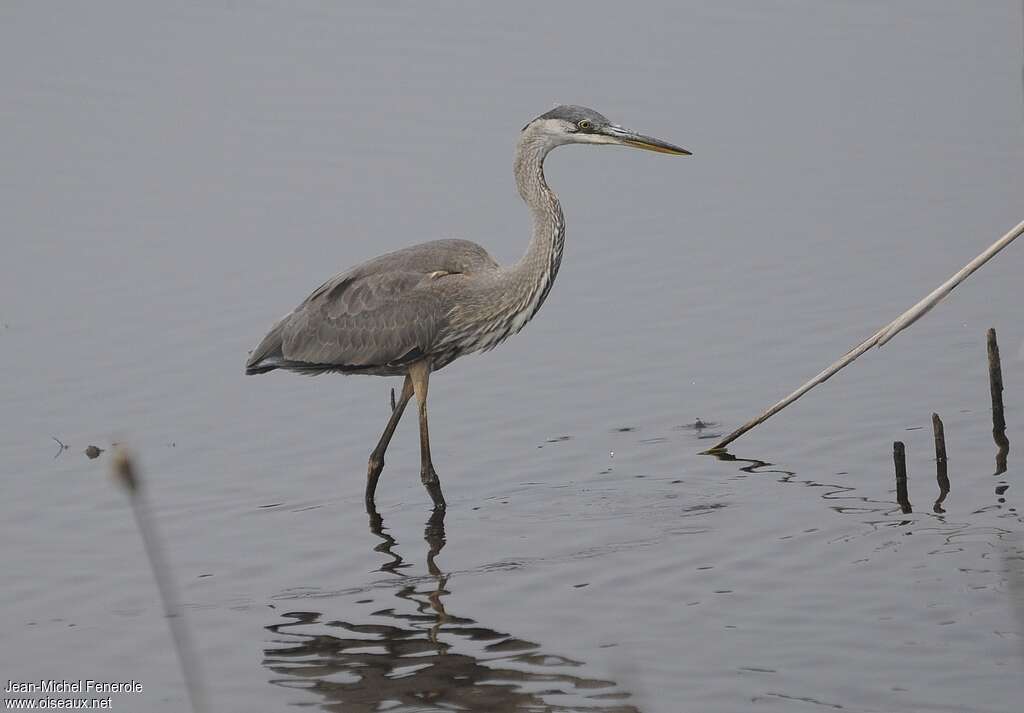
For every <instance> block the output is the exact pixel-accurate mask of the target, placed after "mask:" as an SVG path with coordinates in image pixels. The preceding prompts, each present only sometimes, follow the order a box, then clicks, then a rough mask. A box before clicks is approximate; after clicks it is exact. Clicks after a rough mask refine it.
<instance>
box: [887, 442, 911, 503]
mask: <svg viewBox="0 0 1024 713" xmlns="http://www.w3.org/2000/svg"><path fill="white" fill-rule="evenodd" d="M892 460H893V463H894V464H895V465H896V502H898V503H899V505H900V510H902V511H903V513H904V514H909V513H912V512H914V508H913V507H912V506H911V505H910V496H909V495H908V494H907V450H906V447H905V446H904V445H903V441H893V444H892Z"/></svg>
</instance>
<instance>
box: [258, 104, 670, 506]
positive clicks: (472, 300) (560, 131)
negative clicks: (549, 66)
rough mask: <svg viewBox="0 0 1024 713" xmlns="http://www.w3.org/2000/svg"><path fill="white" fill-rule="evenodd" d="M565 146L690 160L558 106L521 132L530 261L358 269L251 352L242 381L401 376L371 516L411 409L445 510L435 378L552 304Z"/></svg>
mask: <svg viewBox="0 0 1024 713" xmlns="http://www.w3.org/2000/svg"><path fill="white" fill-rule="evenodd" d="M566 144H589V145H617V146H629V147H633V148H638V149H647V150H649V151H656V152H659V153H664V154H673V155H677V156H688V155H690V152H689V151H687V150H686V149H684V148H680V147H679V146H675V145H673V144H670V143H668V142H666V141H662V140H661V139H656V138H653V137H651V136H645V135H643V134H639V133H637V132H635V131H631V130H629V129H625V128H623V127H622V126H619V125H618V124H613V123H612V122H611V121H609V120H608V119H607V118H606V117H605V116H604V115H602V114H600V113H598V112H596V111H594V110H593V109H588V108H586V107H582V106H574V105H561V106H557V107H555V108H554V109H552V110H551V111H548V112H546V113H544V114H541V115H540V116H538V117H537V118H536V119H533V120H532V121H530V122H529V123H528V124H526V126H524V127H523V129H522V131H521V132H520V136H519V141H518V144H517V146H516V153H515V161H514V164H513V169H514V173H515V180H516V187H517V188H518V190H519V195H520V197H521V198H522V199H523V202H525V203H526V206H527V208H529V211H530V216H531V218H532V223H533V232H532V236H531V238H530V242H529V245H528V246H527V248H526V252H525V254H524V255H523V257H522V258H521V259H520V260H519V261H518V262H516V263H514V264H511V265H500V264H499V263H498V262H497V261H496V260H495V259H494V258H493V257H491V255H490V254H489V253H488V252H487V251H486V250H485V249H484V248H482V247H481V246H480V245H477V244H476V243H473V242H470V241H468V240H458V239H445V240H434V241H430V242H426V243H421V244H419V245H413V246H411V247H407V248H403V249H401V250H396V251H394V252H390V253H387V254H385V255H381V256H380V257H377V258H374V259H372V260H369V261H367V262H364V263H362V264H361V265H357V266H356V267H353V268H351V269H349V270H347V271H345V272H341V273H338V274H337V275H335V276H334V277H332V278H330V279H329V280H327V281H326V282H325V283H323V284H322V285H320V286H319V287H318V288H316V289H315V290H314V291H313V292H312V294H310V295H309V296H308V297H307V298H306V299H305V300H303V301H302V303H301V304H299V306H298V307H296V308H295V309H294V310H292V311H291V312H290V313H289V314H287V315H286V316H285V317H283V318H282V319H280V320H278V322H277V323H276V324H274V326H273V327H272V328H271V329H270V331H269V332H268V333H267V335H266V336H265V337H264V338H263V340H262V341H260V343H259V344H258V345H257V346H256V348H255V349H253V350H252V352H250V354H249V358H248V360H247V361H246V364H245V373H246V374H263V373H266V372H269V371H273V370H275V369H284V370H288V371H291V372H296V373H299V374H306V375H315V374H324V373H341V374H368V375H374V376H404V377H405V380H404V382H403V385H402V392H401V395H400V397H399V398H398V400H397V401H396V402H395V403H394V406H393V408H392V410H391V416H390V418H389V419H388V422H387V425H386V426H385V427H384V432H383V433H382V434H381V437H380V440H379V441H378V442H377V446H376V447H375V448H374V449H373V451H372V453H371V454H370V459H369V462H368V464H367V473H366V493H365V499H366V505H367V508H371V507H373V503H374V495H375V493H376V489H377V481H378V479H379V478H380V474H381V471H382V470H383V468H384V454H385V452H386V451H387V448H388V445H389V444H390V443H391V438H392V436H393V435H394V432H395V428H396V427H397V426H398V422H399V420H400V419H401V418H402V413H403V412H404V411H405V407H406V405H407V404H408V403H409V400H410V399H411V398H412V397H413V396H414V395H415V396H416V403H417V406H418V410H419V431H420V480H421V481H422V483H423V485H424V486H425V487H426V489H427V492H428V493H429V495H430V497H431V499H432V500H433V503H434V508H435V509H444V508H445V500H444V495H443V493H442V492H441V487H440V479H439V478H438V475H437V472H436V470H435V469H434V464H433V462H432V461H431V458H430V435H429V430H428V427H427V388H428V384H429V382H430V375H431V373H433V372H435V371H438V370H440V369H442V368H444V367H445V366H447V365H448V364H451V363H452V362H453V361H455V360H456V359H458V358H459V357H461V356H464V355H466V354H471V353H474V352H484V351H488V350H490V349H493V348H494V347H496V346H498V345H499V344H501V343H502V342H503V341H505V340H506V339H508V337H510V336H511V335H513V334H515V333H517V332H519V331H520V330H521V329H522V328H523V327H524V326H526V323H527V322H529V321H530V320H531V319H532V318H533V316H534V315H536V314H537V311H538V310H539V309H540V308H541V305H543V304H544V300H545V299H546V298H547V296H548V293H549V292H550V291H551V286H552V284H554V281H555V277H556V276H557V275H558V268H559V266H560V265H561V263H562V249H563V247H564V244H565V218H564V216H563V214H562V206H561V204H560V203H559V201H558V197H557V196H556V195H555V193H554V191H552V190H551V188H550V187H549V186H548V183H547V181H546V180H545V178H544V159H545V158H546V157H547V155H548V153H549V152H550V151H551V150H552V149H554V148H557V147H559V146H564V145H566Z"/></svg>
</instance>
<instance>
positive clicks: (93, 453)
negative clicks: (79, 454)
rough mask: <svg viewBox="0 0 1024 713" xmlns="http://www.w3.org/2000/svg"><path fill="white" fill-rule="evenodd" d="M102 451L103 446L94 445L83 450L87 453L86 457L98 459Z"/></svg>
mask: <svg viewBox="0 0 1024 713" xmlns="http://www.w3.org/2000/svg"><path fill="white" fill-rule="evenodd" d="M102 452H103V449H102V448H100V447H99V446H93V445H89V446H86V447H85V450H84V451H83V453H85V455H86V457H87V458H88V459H89V460H96V459H97V458H99V457H100V453H102Z"/></svg>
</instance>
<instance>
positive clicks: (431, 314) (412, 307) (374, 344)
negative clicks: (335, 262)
mask: <svg viewBox="0 0 1024 713" xmlns="http://www.w3.org/2000/svg"><path fill="white" fill-rule="evenodd" d="M436 282H437V276H433V275H431V274H423V273H420V272H386V273H377V274H370V275H352V273H348V274H343V275H339V276H338V277H336V278H334V279H333V280H330V281H328V282H327V283H325V284H324V285H323V286H321V287H320V289H318V290H317V291H316V292H314V293H313V294H312V295H310V296H309V298H308V299H307V300H306V301H305V302H303V303H302V304H301V305H299V307H298V308H296V310H295V311H294V312H293V313H292V314H291V315H289V316H288V317H287V318H285V320H284V321H283V323H282V325H281V335H280V338H281V356H282V357H283V358H284V359H285V360H287V361H289V362H304V363H308V364H324V365H326V364H333V365H338V366H347V367H371V366H383V365H388V364H399V363H403V362H406V361H412V360H414V359H416V358H417V357H419V356H422V355H423V354H425V353H427V352H428V351H429V350H430V348H431V346H432V345H433V343H434V338H435V337H436V335H437V333H438V330H439V329H441V328H442V327H443V325H444V324H446V323H447V308H446V307H445V305H444V304H443V302H444V300H443V294H442V291H441V290H439V289H438V288H437V284H436Z"/></svg>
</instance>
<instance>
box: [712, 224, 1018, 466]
mask: <svg viewBox="0 0 1024 713" xmlns="http://www.w3.org/2000/svg"><path fill="white" fill-rule="evenodd" d="M1021 233H1024V221H1022V222H1020V223H1018V224H1017V225H1016V226H1015V227H1014V228H1013V229H1012V230H1010V232H1008V233H1007V234H1006V235H1004V236H1003V237H1001V238H999V240H997V241H996V242H994V243H992V245H990V246H989V248H988V249H987V250H985V252H983V253H982V254H981V255H979V256H978V257H976V258H974V259H973V260H971V261H970V262H969V263H967V264H966V265H964V267H963V268H962V269H961V270H960V271H959V272H957V273H956V274H955V275H953V276H952V277H951V278H949V279H948V280H946V281H945V282H943V283H942V284H941V285H939V286H938V287H936V288H935V289H934V290H932V291H931V292H930V293H929V294H928V296H927V297H925V298H924V299H922V300H921V301H920V302H918V303H917V304H915V305H914V306H913V307H911V308H910V309H908V310H907V311H906V312H904V313H903V314H901V315H900V316H899V317H897V318H896V319H894V320H893V321H891V322H889V324H887V325H885V326H884V327H882V328H881V329H879V330H878V331H877V332H875V333H874V334H873V335H871V336H870V337H868V338H867V339H865V340H864V341H863V342H861V343H860V344H858V345H857V346H855V347H854V348H853V349H851V350H850V351H848V352H847V353H846V354H845V355H844V356H843V357H841V358H840V359H839V360H838V361H836V362H834V363H833V364H832V365H830V366H829V367H827V368H826V369H824V370H823V371H821V372H820V373H818V374H817V375H816V376H815V377H814V378H813V379H811V380H810V381H808V382H807V383H806V384H804V385H803V386H801V387H800V388H799V389H797V390H796V391H794V392H793V393H791V394H790V395H789V396H787V397H786V398H784V399H782V400H781V401H779V402H778V403H777V404H775V405H774V406H772V407H771V408H769V409H768V410H767V411H765V412H764V413H762V414H761V415H760V416H758V417H757V418H755V419H753V420H752V421H748V422H747V423H745V424H743V425H742V426H741V427H740V428H738V429H736V430H735V431H733V432H732V433H730V434H729V435H728V436H726V437H725V438H723V439H722V440H721V441H719V442H718V443H716V444H715V445H714V446H713V447H712V448H710V449H709V450H706V451H704V453H713V452H714V451H717V450H721V449H723V448H725V447H726V446H727V445H729V444H730V443H732V442H733V441H735V440H736V439H737V438H739V437H740V436H742V435H743V434H744V433H746V432H747V431H749V430H751V429H752V428H754V427H755V426H758V425H760V424H762V423H764V422H765V421H767V420H768V419H769V418H771V417H772V416H774V415H775V414H777V413H778V412H779V411H781V410H782V409H784V408H786V407H787V406H789V405H790V404H791V403H793V402H794V401H796V400H797V399H798V398H800V397H801V396H803V395H804V394H806V393H807V392H808V391H810V390H811V389H813V388H814V387H815V386H817V385H818V384H820V383H822V382H823V381H827V380H828V379H829V378H831V377H832V376H833V375H834V374H835V373H836V372H838V371H839V370H840V369H842V368H843V367H845V366H846V365H847V364H849V363H850V362H852V361H853V360H854V359H856V358H857V357H859V356H860V355H861V354H863V353H864V352H866V351H867V350H868V349H870V348H871V347H873V346H876V345H877V346H882V345H883V344H885V343H886V342H888V341H889V340H890V339H892V338H893V337H895V336H896V335H897V334H899V333H900V332H902V331H903V330H904V329H906V328H907V327H909V326H910V325H912V324H913V323H914V322H916V321H917V320H919V319H920V318H921V317H923V316H924V315H925V314H927V313H928V311H929V310H931V308H932V307H934V306H935V305H937V304H938V303H939V302H940V301H941V300H942V298H943V297H945V296H946V295H948V294H949V293H950V292H952V291H953V288H955V287H956V286H957V285H959V284H960V283H961V282H963V281H964V280H966V279H967V278H968V277H969V276H970V275H971V273H973V272H974V271H975V270H977V269H978V268H979V267H981V266H982V265H984V264H985V263H986V262H988V261H989V260H991V259H992V257H993V256H995V254H996V253H998V252H999V251H1000V250H1002V249H1003V248H1005V247H1006V246H1007V245H1009V244H1010V243H1012V242H1013V241H1014V240H1016V239H1017V238H1018V237H1019V236H1020V235H1021Z"/></svg>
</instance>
